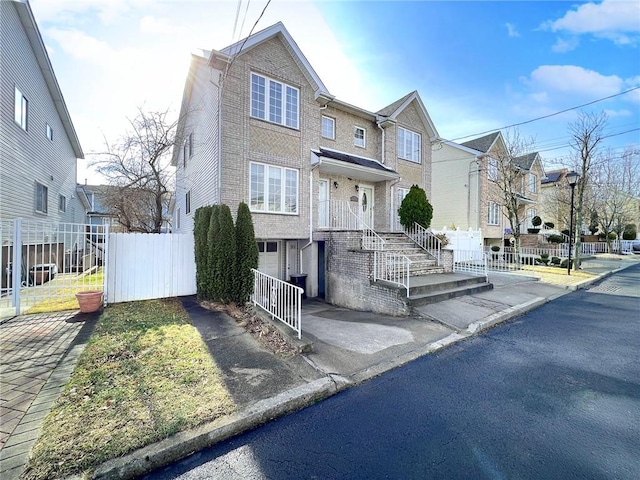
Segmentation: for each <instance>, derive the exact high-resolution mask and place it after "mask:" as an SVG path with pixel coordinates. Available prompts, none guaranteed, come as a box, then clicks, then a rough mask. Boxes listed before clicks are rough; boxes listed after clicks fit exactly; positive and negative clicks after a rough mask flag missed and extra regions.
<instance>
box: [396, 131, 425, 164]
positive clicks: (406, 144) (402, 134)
mask: <svg viewBox="0 0 640 480" xmlns="http://www.w3.org/2000/svg"><path fill="white" fill-rule="evenodd" d="M420 144H421V142H420V134H419V133H416V132H412V131H411V130H407V129H406V128H402V127H398V157H400V158H403V159H405V160H409V161H410V162H415V163H420V162H421V157H420V149H421V147H420Z"/></svg>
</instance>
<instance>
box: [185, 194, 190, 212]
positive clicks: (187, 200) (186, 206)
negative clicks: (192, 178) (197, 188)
mask: <svg viewBox="0 0 640 480" xmlns="http://www.w3.org/2000/svg"><path fill="white" fill-rule="evenodd" d="M184 213H186V214H189V213H191V190H189V191H188V192H187V194H186V195H185V199H184Z"/></svg>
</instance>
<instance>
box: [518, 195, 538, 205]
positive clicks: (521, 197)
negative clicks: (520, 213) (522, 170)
mask: <svg viewBox="0 0 640 480" xmlns="http://www.w3.org/2000/svg"><path fill="white" fill-rule="evenodd" d="M516 200H517V202H518V203H519V204H521V203H524V204H527V203H528V204H531V203H536V201H535V200H533V199H532V198H528V197H525V196H524V195H520V194H516Z"/></svg>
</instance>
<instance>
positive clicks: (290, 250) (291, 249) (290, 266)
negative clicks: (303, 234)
mask: <svg viewBox="0 0 640 480" xmlns="http://www.w3.org/2000/svg"><path fill="white" fill-rule="evenodd" d="M286 257H287V258H286V260H285V264H286V266H287V276H286V279H287V280H290V279H291V275H296V274H297V273H300V272H299V268H298V242H297V241H295V240H287V255H286Z"/></svg>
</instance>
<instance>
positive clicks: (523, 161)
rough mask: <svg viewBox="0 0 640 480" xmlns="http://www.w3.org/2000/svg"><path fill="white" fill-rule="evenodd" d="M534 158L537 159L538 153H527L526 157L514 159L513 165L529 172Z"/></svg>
mask: <svg viewBox="0 0 640 480" xmlns="http://www.w3.org/2000/svg"><path fill="white" fill-rule="evenodd" d="M536 158H538V152H533V153H527V154H526V155H522V156H520V157H516V158H514V159H513V163H514V164H516V165H517V166H518V167H519V168H521V169H522V170H531V167H533V163H534V162H535V161H536Z"/></svg>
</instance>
